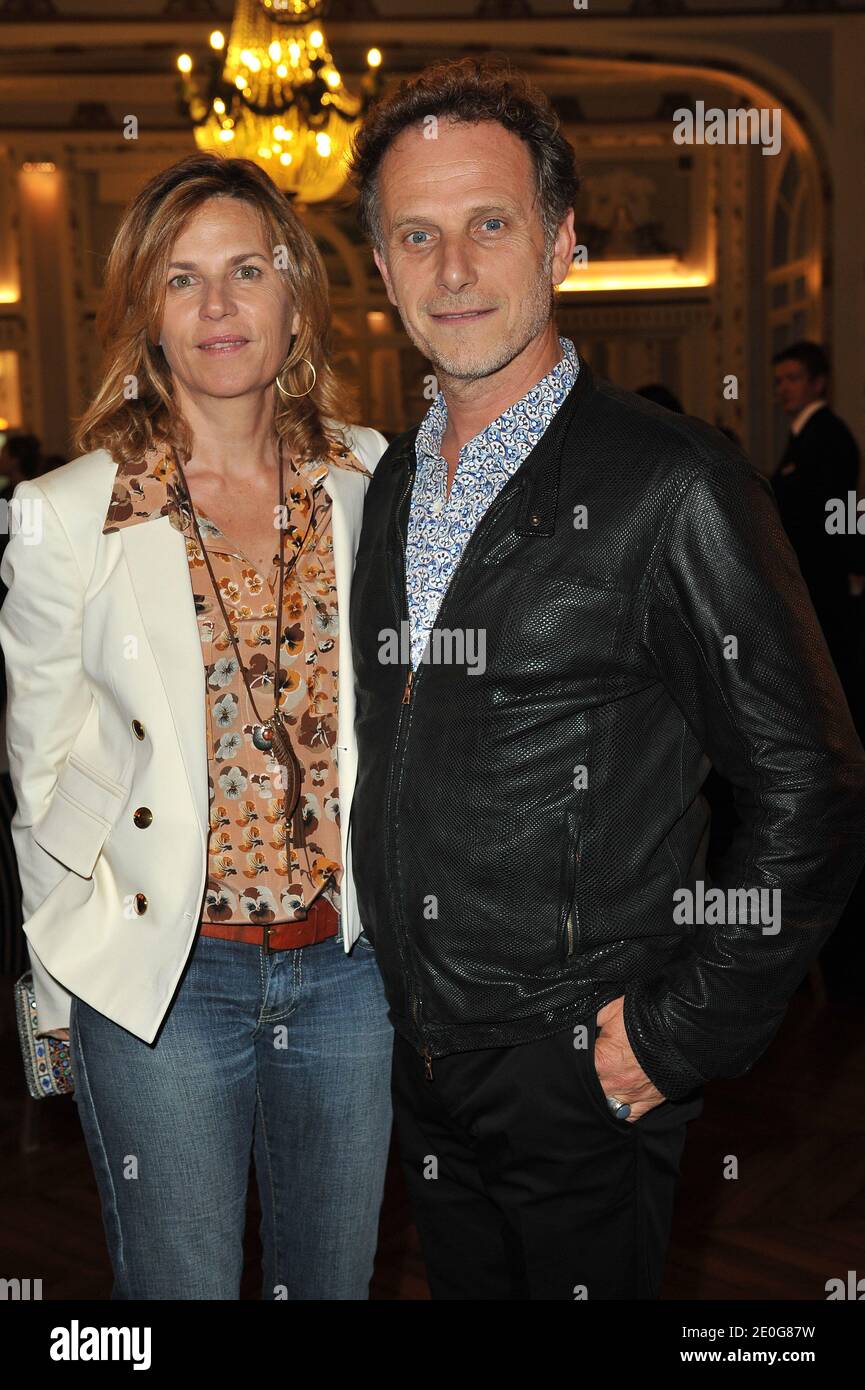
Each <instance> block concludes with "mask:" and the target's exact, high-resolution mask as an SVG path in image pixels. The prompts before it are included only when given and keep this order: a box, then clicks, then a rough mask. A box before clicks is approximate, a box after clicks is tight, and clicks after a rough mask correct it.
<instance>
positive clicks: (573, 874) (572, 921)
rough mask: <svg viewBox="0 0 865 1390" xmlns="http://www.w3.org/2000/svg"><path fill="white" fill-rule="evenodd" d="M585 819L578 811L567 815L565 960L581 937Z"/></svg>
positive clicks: (562, 939)
mask: <svg viewBox="0 0 865 1390" xmlns="http://www.w3.org/2000/svg"><path fill="white" fill-rule="evenodd" d="M582 831H583V821H582V817H581V816H580V815H579V814H578V813H577V812H576V811H568V812H567V814H566V816H565V835H564V852H563V862H562V880H563V883H564V913H563V922H562V926H561V931H560V953H561V956H562V958H563V959H564V960H567V959H568V958H569V957H570V956H572V955H573V954H574V952H575V950H576V948H577V943H578V942H579V939H580V909H579V903H578V902H577V897H578V887H579V877H580V849H581V845H582Z"/></svg>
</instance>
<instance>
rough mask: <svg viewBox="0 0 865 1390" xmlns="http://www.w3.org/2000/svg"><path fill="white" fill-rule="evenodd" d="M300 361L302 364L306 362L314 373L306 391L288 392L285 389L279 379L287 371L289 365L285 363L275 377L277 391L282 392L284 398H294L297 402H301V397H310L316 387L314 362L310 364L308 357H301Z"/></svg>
mask: <svg viewBox="0 0 865 1390" xmlns="http://www.w3.org/2000/svg"><path fill="white" fill-rule="evenodd" d="M300 360H301V362H305V363H306V365H307V366H308V367H309V370H310V371H311V372H312V381H311V382H310V383H309V386H308V387H307V388H306V390H305V391H286V389H285V387H284V386H283V384H282V382H281V381H280V379H279V378H280V375H281V374H282V372H284V371H285V368H286V365H287V364H286V363H285V362H283V364H282V366H281V368H280V370H279V371H278V372H277V374H276V376H275V377H274V385H275V386H276V389H277V390H278V391H280V392H281V393H282V395H283V396H292V397H294V399H295V400H299V399H300V397H301V396H308V395H309V393H310V391H311V390H312V388H313V387H314V386H315V367H314V366H313V364H312V362H310V360H309V358H308V357H301V359H300Z"/></svg>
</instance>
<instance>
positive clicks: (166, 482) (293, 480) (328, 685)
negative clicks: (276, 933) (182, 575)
mask: <svg viewBox="0 0 865 1390" xmlns="http://www.w3.org/2000/svg"><path fill="white" fill-rule="evenodd" d="M330 466H331V465H329V464H328V463H327V462H320V461H312V462H311V463H307V464H301V465H299V472H300V474H301V475H302V477H301V478H299V477H298V474H297V473H296V472H295V471H294V469H292V468H288V467H287V469H286V501H287V504H288V507H289V511H290V516H289V518H288V525H287V526H286V527H284V528H282V529H281V530H280V531H279V532H278V534H279V535H280V536H281V537H282V543H283V545H284V547H285V566H286V571H287V573H286V576H285V586H284V590H283V598H282V618H283V637H282V643H281V648H280V663H281V676H282V693H281V698H280V708H281V709H282V711H283V714H284V717H285V724H286V726H287V728H288V731H289V736H290V738H291V740H292V744H293V747H294V750H295V753H296V754H297V757H298V760H299V762H300V765H301V769H302V772H303V781H302V785H301V806H302V812H303V821H304V828H305V836H306V844H305V845H304V846H300V847H298V848H295V846H294V844H293V843H292V828H291V824H290V822H289V823H286V818H285V807H284V798H283V792H282V790H281V789H280V786H279V781H278V778H277V776H276V772H277V764H276V762H275V761H274V759H273V757H272V755H271V754H270V753H269V752H268V751H267V750H265V749H258V748H256V746H255V744H254V743H253V741H252V735H253V733H254V731H255V729H256V727H257V725H258V723H259V721H258V719H257V718H256V715H255V711H254V709H253V707H252V704H251V702H250V698H249V693H248V691H247V689H246V685H245V683H244V680H243V677H242V675H241V673H240V669H239V667H238V664H237V658H236V656H235V653H234V648H233V646H232V643H231V641H230V639H229V636H228V633H227V631H226V629H225V623H224V620H223V618H222V613H221V612H220V608H219V604H218V603H217V601H216V598H215V596H214V594H213V589H212V585H211V580H210V575H209V573H208V569H207V565H206V563H205V560H204V557H203V555H202V553H201V550H200V549H199V546H198V540H197V537H196V534H195V525H194V522H193V520H192V516H191V515H190V513H189V507H188V504H187V503H186V499H185V494H184V491H183V485H182V483H181V482H180V480H179V478H178V477H177V470H176V469H175V466H174V461H173V459H172V457H171V454H170V452H169V451H167V450H166V449H165V448H164V447H163V446H160V445H157V446H154V447H153V448H151V449H148V450H147V452H146V453H145V454H144V456H143V458H142V459H141V460H140V461H138V462H136V463H134V464H130V465H124V464H120V465H118V469H117V474H116V477H115V480H114V488H113V491H112V495H111V502H110V505H109V508H108V513H107V516H106V519H105V523H104V525H103V527H102V530H103V533H105V534H108V533H110V532H113V531H117V530H119V529H120V528H121V527H123V526H130V525H135V524H136V523H140V522H145V521H148V520H150V519H151V518H156V517H160V516H164V515H167V516H168V518H169V521H170V523H171V525H172V526H174V527H175V529H177V530H179V531H181V532H182V533H183V534H184V536H185V539H186V557H187V561H188V563H189V575H190V581H191V583H192V590H193V596H194V599H195V611H196V615H197V618H198V630H199V636H200V639H201V654H202V660H203V662H204V671H205V692H206V693H205V703H206V720H207V722H206V728H207V754H208V786H209V793H210V835H209V841H208V863H207V887H206V893H205V898H204V902H203V904H202V910H201V922H202V924H206V923H208V922H218V923H234V924H241V925H242V924H248V923H254V924H257V925H261V924H266V923H273V922H287V921H292V920H294V919H295V918H296V917H297V915H298V909H299V908H302V907H303V906H304V905H307V906H308V905H309V904H310V903H311V902H312V900H313V899H314V898H316V897H317V896H318V894H319V893H322V892H323V893H324V895H325V896H326V897H327V898H328V899H329V901H330V902H331V903H332V905H333V906H334V908H335V909H336V910H337V911H339V908H340V899H339V886H340V883H341V879H342V860H341V852H340V832H339V789H338V778H337V761H336V746H335V745H336V737H337V709H338V698H339V697H338V669H339V623H338V615H337V598H336V577H335V571H334V560H333V535H332V530H331V525H332V522H331V499H330V497H329V495H328V493H327V491H326V490H325V488H324V487H323V486H322V480H323V479H324V478H325V477H326V476H327V473H328V469H329V467H330ZM340 466H341V467H348V468H354V469H357V470H358V471H360V472H364V473H366V472H368V470H367V469H366V468H364V466H363V464H362V463H360V461H359V460H358V459H357V458H356V457H355V456H354V454H351V453H348V452H346V454H345V455H343V457H342V460H341V463H340ZM275 491H276V489H274V492H275ZM193 501H194V499H193ZM196 514H197V516H198V524H199V527H200V529H201V537H202V541H203V544H204V546H205V549H206V550H207V553H208V557H209V559H210V563H211V565H212V567H213V572H214V575H215V577H216V581H217V583H218V585H219V589H220V591H221V594H222V601H223V603H224V605H225V608H226V611H227V613H228V616H229V619H230V622H231V625H232V629H233V631H234V634H235V637H236V638H237V641H238V645H239V647H240V651H241V654H242V656H243V660H244V665H245V666H246V668H247V672H248V676H249V683H250V685H251V686H252V689H253V694H254V696H255V703H256V705H257V706H258V711H259V714H260V715H261V717H262V720H265V719H268V718H269V717H270V716H271V715H272V714H273V647H274V641H275V633H274V630H275V627H276V616H277V606H276V601H277V597H278V596H277V592H276V590H277V584H278V578H279V570H278V567H279V550H278V548H277V549H276V550H275V553H274V555H273V558H272V561H271V566H270V570H269V572H268V573H267V574H266V575H263V574H261V573H259V571H258V570H257V568H256V566H255V565H254V564H253V563H252V562H251V561H250V560H249V559H248V558H247V557H246V556H245V555H244V554H243V552H242V551H241V549H240V547H239V546H238V545H237V544H236V543H235V542H234V541H232V539H231V537H230V536H227V535H225V534H224V533H223V532H222V531H221V530H220V529H219V527H218V526H217V525H216V523H215V522H214V521H212V520H211V519H210V518H209V517H208V516H207V515H206V513H204V512H202V510H201V509H200V508H198V507H196ZM295 553H297V554H298V559H297V561H296V564H295V565H294V566H293V568H292V569H291V571H288V566H289V562H290V560H291V559H292V557H293V556H294V555H295ZM272 777H273V779H274V785H273V786H272V785H271V778H272Z"/></svg>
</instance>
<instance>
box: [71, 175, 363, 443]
mask: <svg viewBox="0 0 865 1390" xmlns="http://www.w3.org/2000/svg"><path fill="white" fill-rule="evenodd" d="M215 196H223V197H229V198H240V199H242V200H243V201H244V202H247V203H249V204H250V205H251V206H252V207H253V208H254V209H255V211H256V212H257V213H258V216H259V218H260V219H261V224H262V229H263V231H264V236H265V242H266V244H267V245H269V246H271V247H272V248H274V250H275V249H276V248H282V247H284V248H285V251H284V252H283V254H282V256H281V261H282V262H283V263H284V268H282V266H281V265H280V266H277V269H278V271H279V274H280V275H281V276H282V279H283V280H284V281H285V284H286V288H287V291H288V294H287V301H288V302H289V303H290V308H291V310H292V312H293V311H294V310H295V309H296V310H297V311H298V313H299V315H300V329H299V332H298V334H297V337H296V339H294V340H292V345H291V348H290V350H289V357H288V359H287V361H288V363H289V365H288V366H287V367H286V368H285V370H284V371H282V370H281V371H280V381H281V382H282V385H283V386H284V387H285V389H286V391H294V392H298V393H299V392H303V391H305V390H306V388H307V386H308V385H309V382H310V378H311V375H312V374H311V372H310V371H309V368H308V367H307V366H306V364H305V363H304V362H303V360H302V359H303V358H307V360H308V361H309V362H312V364H313V366H314V367H315V386H314V387H313V389H312V391H310V392H309V394H308V395H301V396H300V397H299V399H290V400H286V399H285V397H283V396H282V394H281V393H280V392H279V390H278V389H277V387H276V386H274V388H273V394H274V415H273V422H274V429H275V432H276V434H277V435H278V436H280V437H282V438H285V440H286V443H287V445H288V446H289V448H290V449H291V450H292V452H293V453H294V455H295V457H296V458H298V459H299V460H304V461H305V460H308V459H314V458H325V457H328V456H333V455H336V454H338V452H339V450H340V449H344V448H345V447H346V446H345V441H344V440H342V439H341V438H340V437H339V434H338V431H337V423H348V422H349V421H350V420H352V419H353V418H355V417H354V400H353V399H352V396H351V393H350V392H349V390H348V388H347V387H346V386H345V384H344V383H343V382H342V381H340V380H339V378H337V376H336V374H335V373H334V371H333V368H332V367H331V365H330V358H331V353H332V345H331V333H332V328H331V316H330V298H329V293H328V283H327V276H326V273H325V268H324V262H323V260H322V257H321V253H320V252H319V249H318V247H317V246H316V244H315V242H314V241H313V239H312V237H311V235H310V233H309V232H308V231H307V229H306V227H304V225H303V223H302V222H301V221H300V220H299V218H298V217H297V215H296V213H295V212H294V211H293V209H292V207H291V204H290V203H289V201H288V199H287V198H286V196H285V194H283V193H281V192H280V190H279V189H278V188H277V187H276V185H275V184H274V183H273V182H272V180H271V179H270V178H269V177H268V175H267V174H266V173H265V172H264V170H263V169H260V168H259V167H258V165H257V164H255V163H253V162H252V160H249V159H231V158H228V157H224V156H220V155H216V154H204V153H201V154H193V155H189V156H188V158H186V159H182V160H180V161H179V162H178V163H177V164H173V165H172V166H171V167H170V168H169V169H165V170H163V171H162V172H161V173H160V174H157V175H156V177H155V178H153V179H151V180H150V182H149V183H148V184H147V185H146V186H145V187H144V188H142V189H141V191H140V192H139V193H138V194H137V195H136V197H135V198H134V199H133V200H132V202H131V203H130V205H129V207H128V208H127V210H126V213H125V215H124V217H123V220H122V222H121V224H120V227H119V228H118V230H117V233H116V235H115V238H114V243H113V245H112V247H111V251H110V252H109V255H108V260H107V264H106V267H105V285H104V292H103V296H102V301H101V304H100V308H99V312H98V314H97V319H96V326H97V331H98V333H99V336H100V339H101V341H102V344H103V348H104V352H105V362H104V367H103V379H102V385H101V386H100V388H99V390H98V391H97V393H96V395H95V397H94V398H93V400H92V401H91V403H90V405H89V406H88V407H87V409H86V411H85V412H84V414H83V415H82V416H80V417H79V418H78V419H77V420H76V422H75V423H76V425H77V429H76V433H75V444H76V447H77V448H79V449H80V450H81V451H82V452H83V453H89V452H90V451H91V450H92V449H99V448H104V449H107V450H108V451H109V452H110V453H111V454H112V456H113V457H114V459H115V460H116V461H117V462H118V463H133V462H135V461H136V460H137V459H140V458H141V456H142V455H143V454H144V452H145V450H146V449H148V448H150V447H151V446H152V445H154V444H163V443H166V442H170V443H172V444H173V445H174V446H175V447H176V448H177V449H178V450H179V451H180V454H181V457H183V458H188V457H189V454H190V452H191V449H192V437H191V432H190V430H189V427H188V425H187V424H186V422H185V420H184V419H183V418H182V416H181V414H180V411H179V410H178V407H177V402H176V400H175V397H174V392H173V386H172V377H171V371H170V369H169V366H168V363H167V361H166V359H165V356H164V354H163V352H162V348H161V347H159V346H158V342H157V340H158V337H159V325H160V323H161V321H162V312H163V306H164V303H165V294H166V275H167V270H168V265H169V261H170V256H171V250H172V247H173V245H174V242H175V240H176V238H177V236H178V234H179V233H180V232H181V231H182V230H183V228H184V227H185V226H186V224H187V222H189V220H190V218H191V217H192V215H193V214H194V213H195V211H196V210H197V209H198V208H199V207H200V205H201V204H202V203H203V202H204V201H205V200H206V199H208V198H212V197H215ZM287 307H288V306H287Z"/></svg>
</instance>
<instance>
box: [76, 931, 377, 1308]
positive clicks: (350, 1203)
mask: <svg viewBox="0 0 865 1390" xmlns="http://www.w3.org/2000/svg"><path fill="white" fill-rule="evenodd" d="M70 1042H71V1049H72V1066H73V1071H74V1075H75V1082H76V1100H77V1104H78V1111H79V1115H80V1118H81V1124H82V1127H83V1130H84V1137H85V1140H86V1143H87V1148H88V1151H89V1154H90V1159H91V1162H92V1164H93V1169H94V1172H95V1174H96V1182H97V1185H98V1187H99V1195H100V1199H101V1203H102V1219H103V1223H104V1226H105V1232H106V1237H107V1240H108V1247H109V1251H110V1255H111V1262H112V1266H113V1269H114V1278H115V1282H114V1289H113V1291H112V1295H111V1296H112V1298H115V1299H136V1298H143V1299H236V1298H238V1297H239V1288H240V1277H241V1271H242V1267H243V1231H244V1218H245V1213H246V1196H247V1185H248V1181H249V1165H250V1153H251V1151H253V1150H254V1154H255V1170H256V1177H257V1182H258V1189H259V1194H260V1198H261V1212H262V1219H261V1238H262V1245H263V1249H264V1279H263V1294H262V1297H263V1298H264V1299H280V1298H283V1299H317V1300H321V1299H328V1300H329V1299H365V1298H368V1296H369V1280H370V1275H371V1273H372V1265H373V1258H374V1256H375V1250H376V1241H377V1235H378V1217H379V1209H380V1206H381V1199H382V1191H383V1187H384V1175H385V1167H386V1162H387V1153H388V1141H389V1138H390V1128H391V1102H390V1065H391V1052H392V1045H393V1030H392V1028H391V1025H390V1023H389V1021H388V1019H387V1003H386V1001H385V996H384V989H383V986H382V982H381V976H380V974H379V969H378V965H377V964H376V959H375V953H374V951H373V949H372V946H371V945H370V943H369V942H368V941H367V939H366V937H361V938H360V940H359V941H358V942H357V943H356V944H355V946H354V948H353V950H352V951H351V954H350V955H346V954H345V952H344V951H343V947H342V942H341V940H340V938H339V937H331V938H329V939H327V940H325V941H319V942H317V943H316V944H315V945H313V946H300V947H296V948H294V949H289V950H285V951H270V952H267V951H265V950H263V949H262V948H261V947H259V946H254V945H251V944H248V943H246V942H235V941H222V940H219V939H217V938H212V937H206V936H199V937H198V938H197V940H196V943H195V946H194V948H193V952H192V955H191V959H190V963H189V965H188V967H187V971H186V974H185V975H184V977H183V980H182V982H181V984H180V987H179V990H178V993H177V995H176V996H175V999H174V1002H173V1004H172V1006H171V1008H170V1010H169V1012H168V1015H167V1017H166V1020H165V1022H164V1024H163V1027H162V1031H161V1032H160V1033H159V1035H158V1036H157V1039H156V1041H155V1042H154V1043H152V1044H151V1043H145V1042H143V1041H142V1040H141V1039H140V1038H137V1037H135V1036H134V1035H133V1034H132V1033H129V1032H128V1031H127V1030H126V1029H125V1028H121V1027H120V1026H119V1024H116V1023H114V1022H112V1021H111V1020H110V1019H109V1018H106V1016H105V1015H104V1014H102V1013H99V1012H98V1011H97V1010H96V1009H93V1008H91V1007H90V1006H89V1005H88V1004H86V1003H85V1002H84V1001H83V1000H82V999H79V998H77V997H76V996H73V998H72V1006H71V1018H70Z"/></svg>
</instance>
